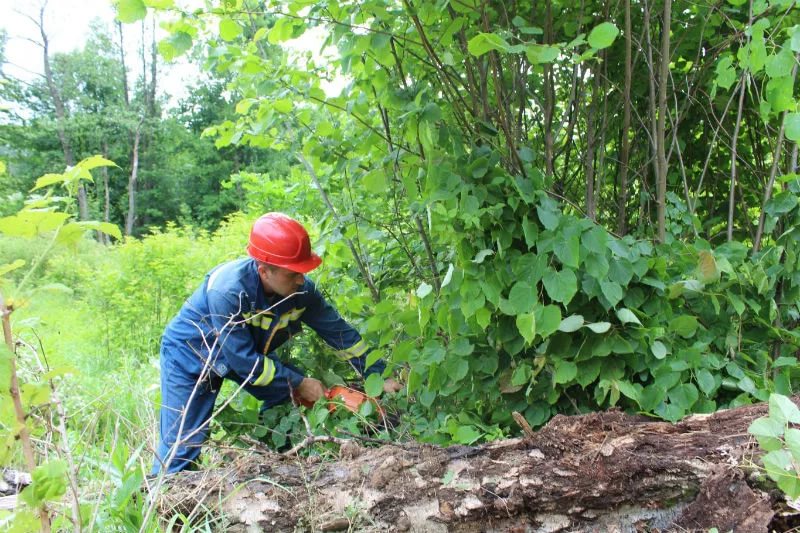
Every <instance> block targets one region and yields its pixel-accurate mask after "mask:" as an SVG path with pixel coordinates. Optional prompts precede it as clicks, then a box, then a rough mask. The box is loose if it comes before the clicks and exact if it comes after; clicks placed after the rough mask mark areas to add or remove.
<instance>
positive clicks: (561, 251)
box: [553, 231, 581, 268]
mask: <svg viewBox="0 0 800 533" xmlns="http://www.w3.org/2000/svg"><path fill="white" fill-rule="evenodd" d="M580 250H581V243H580V238H579V236H578V234H577V233H569V232H568V231H564V232H563V234H562V238H561V239H558V240H557V241H556V243H555V246H554V247H553V251H554V252H555V253H556V257H558V259H559V260H560V261H561V262H562V263H563V264H564V266H568V267H571V268H578V266H579V264H580V253H581V252H580Z"/></svg>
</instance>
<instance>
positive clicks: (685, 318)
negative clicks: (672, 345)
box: [669, 315, 698, 339]
mask: <svg viewBox="0 0 800 533" xmlns="http://www.w3.org/2000/svg"><path fill="white" fill-rule="evenodd" d="M697 325H698V323H697V318H696V317H693V316H690V315H682V316H679V317H677V318H674V319H672V320H671V321H670V323H669V329H671V330H672V331H674V332H675V333H677V334H678V335H680V336H681V337H683V338H684V339H689V338H691V337H693V336H694V334H695V333H696V332H697Z"/></svg>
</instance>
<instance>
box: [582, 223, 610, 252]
mask: <svg viewBox="0 0 800 533" xmlns="http://www.w3.org/2000/svg"><path fill="white" fill-rule="evenodd" d="M581 244H583V246H584V247H585V248H586V249H587V250H589V251H590V252H594V253H596V254H598V255H605V254H606V250H607V249H608V232H607V231H606V230H605V229H603V228H601V227H598V226H595V227H593V228H592V229H590V230H589V231H587V232H585V233H584V234H583V235H581Z"/></svg>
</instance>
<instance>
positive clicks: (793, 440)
mask: <svg viewBox="0 0 800 533" xmlns="http://www.w3.org/2000/svg"><path fill="white" fill-rule="evenodd" d="M783 439H784V440H785V441H786V447H787V448H788V449H789V453H791V454H792V458H793V459H794V460H795V462H798V463H800V429H795V428H788V429H787V430H786V431H785V432H784V433H783Z"/></svg>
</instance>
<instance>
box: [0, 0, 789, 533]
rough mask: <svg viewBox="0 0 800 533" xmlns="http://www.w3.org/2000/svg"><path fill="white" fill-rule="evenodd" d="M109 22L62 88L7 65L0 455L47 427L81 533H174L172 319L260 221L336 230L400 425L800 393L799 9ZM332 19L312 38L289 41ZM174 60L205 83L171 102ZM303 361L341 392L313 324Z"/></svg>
mask: <svg viewBox="0 0 800 533" xmlns="http://www.w3.org/2000/svg"><path fill="white" fill-rule="evenodd" d="M115 5H116V9H117V14H118V19H119V24H114V25H108V26H103V25H102V24H96V25H95V26H94V27H93V29H92V33H91V35H89V37H88V40H87V42H86V45H85V47H84V48H83V49H81V50H76V51H74V52H69V53H59V54H52V55H51V54H49V52H48V48H47V28H46V27H44V24H43V23H41V20H40V25H39V28H40V30H41V31H40V32H39V34H38V35H36V36H31V38H32V39H34V40H37V41H38V42H39V44H40V45H42V50H43V57H44V58H45V72H44V76H42V77H41V79H36V80H33V81H29V82H25V81H22V80H19V79H15V78H13V77H11V76H9V75H6V74H3V72H4V71H3V70H2V69H0V99H2V102H3V104H2V106H3V107H2V108H0V116H2V123H1V124H0V160H1V161H2V166H0V171H2V178H0V215H2V218H0V243H1V244H2V246H0V273H2V278H0V279H2V281H3V284H2V285H1V286H0V290H1V291H2V294H3V296H4V298H5V302H6V304H8V305H9V306H10V307H11V308H13V309H14V311H13V313H12V314H11V315H10V317H11V320H10V322H9V324H10V326H11V328H12V330H13V332H14V334H15V336H16V337H15V338H16V340H17V344H16V345H13V346H12V347H11V351H9V352H7V353H4V356H3V357H4V363H3V366H2V368H3V375H4V376H5V375H7V374H8V373H9V372H11V370H13V369H14V368H15V367H14V366H13V365H11V362H13V361H16V365H17V366H16V368H18V374H19V377H20V381H21V382H22V383H23V385H22V387H21V394H20V399H21V408H22V409H23V411H24V412H25V413H27V414H28V415H29V416H28V417H27V420H26V421H25V422H24V423H22V422H19V417H18V416H17V414H18V413H17V412H15V409H14V407H15V406H14V405H13V404H14V402H11V401H5V399H4V401H3V402H2V407H0V411H2V418H0V422H1V423H2V437H3V439H4V442H5V443H6V444H5V447H4V448H3V453H2V455H3V457H4V459H6V460H7V461H9V462H11V463H15V462H16V463H19V464H20V465H22V464H24V461H23V455H24V454H23V453H22V451H21V450H20V446H21V444H20V441H23V440H25V439H20V438H17V437H19V436H20V435H21V432H23V431H27V432H29V433H31V435H32V442H33V448H35V451H36V456H37V457H42V458H43V460H42V466H44V468H42V467H41V466H40V470H39V472H40V477H39V479H40V481H41V480H50V481H51V482H52V480H53V479H56V478H58V477H59V476H58V475H57V474H58V473H59V472H61V473H63V470H59V469H60V468H62V467H63V468H64V469H69V470H70V471H71V472H73V474H74V486H71V487H70V490H71V491H72V492H73V493H74V494H73V495H77V496H76V497H75V498H74V499H75V500H76V501H77V504H76V509H77V510H76V511H74V512H73V513H72V514H71V515H70V514H69V513H65V515H64V516H62V517H61V520H63V521H65V523H67V522H69V521H71V523H72V525H73V526H74V525H75V524H76V523H83V524H84V525H85V527H88V526H89V524H91V525H92V526H98V525H101V526H103V527H109V528H119V529H130V530H139V529H140V528H149V527H157V526H155V525H153V523H152V522H149V521H148V520H150V518H151V517H149V516H148V514H147V512H143V511H142V509H143V508H144V507H146V504H143V503H142V502H141V501H139V500H137V499H136V498H132V497H131V495H132V494H133V489H132V488H131V487H138V484H137V482H139V483H140V482H141V476H142V470H141V469H140V467H143V468H144V469H147V468H148V464H149V461H150V458H151V451H152V448H153V446H154V443H155V439H156V431H155V430H156V427H157V424H156V416H155V415H156V411H157V406H158V401H159V392H158V386H157V384H158V345H159V337H160V334H161V331H162V329H163V327H164V325H165V323H166V321H167V320H169V318H170V317H171V316H172V315H173V314H174V313H175V312H176V310H177V309H178V308H179V307H180V305H181V304H182V302H183V301H184V299H185V298H186V297H187V296H188V295H189V294H190V293H191V291H192V290H193V289H194V287H195V286H196V285H197V283H199V281H200V280H201V278H202V276H203V274H204V273H205V272H206V271H207V270H208V269H209V268H211V267H212V266H214V265H215V264H218V263H219V262H222V261H224V260H227V259H230V258H234V257H238V256H240V255H242V250H243V249H244V245H245V243H246V237H247V231H248V228H249V225H250V223H251V221H252V220H253V219H254V218H255V217H257V216H258V215H260V214H261V213H263V212H266V211H272V210H274V211H284V212H286V213H289V214H290V215H292V216H295V217H297V218H298V219H300V220H302V221H304V222H305V223H306V224H307V225H308V227H310V228H312V231H313V233H314V235H313V241H314V243H315V249H316V250H317V252H319V253H320V254H321V255H322V256H323V258H324V260H325V263H324V266H323V268H322V269H320V271H319V272H318V273H315V279H316V280H317V282H318V283H319V284H320V285H321V286H322V287H323V288H324V289H325V291H326V293H327V294H328V295H329V297H330V298H331V300H332V301H334V302H335V303H336V305H337V306H338V308H339V309H340V310H341V311H342V313H343V314H344V315H345V316H347V317H348V318H349V319H351V320H352V321H353V322H354V323H355V324H357V325H358V327H359V329H360V330H361V331H362V332H363V334H364V336H365V337H366V338H367V339H368V341H369V342H370V343H371V344H372V346H374V347H375V348H376V350H375V352H374V354H375V355H374V356H373V357H377V356H383V357H385V358H386V359H387V360H388V361H389V362H390V364H389V369H388V372H390V373H393V374H395V375H398V376H400V378H401V379H402V381H403V383H404V384H405V385H406V389H405V391H404V393H402V394H401V395H399V396H398V397H396V398H391V399H387V402H388V404H390V405H392V406H393V407H394V408H397V409H399V410H400V411H402V412H403V413H404V415H403V422H402V423H401V425H400V426H399V427H398V428H397V429H396V430H395V431H393V432H391V433H388V432H384V433H383V434H381V438H386V439H390V438H391V439H395V438H415V439H419V440H422V441H427V442H434V443H438V444H449V443H459V444H474V443H476V442H479V441H481V440H492V439H498V438H503V437H507V436H510V435H512V434H514V433H515V432H516V431H517V429H516V428H517V425H516V424H515V422H514V420H513V417H512V413H513V412H515V411H516V412H519V413H521V414H522V415H523V416H524V417H525V418H526V419H527V421H528V423H529V424H531V425H532V426H534V427H536V426H540V425H542V424H544V423H545V422H546V421H547V420H548V419H549V418H550V417H552V416H553V415H555V414H557V413H565V414H575V413H582V412H586V411H591V410H597V409H605V408H608V407H611V406H619V407H622V408H624V409H626V410H631V411H636V412H642V413H647V414H650V415H652V416H653V417H658V418H662V419H665V420H669V421H677V420H679V419H680V418H681V417H683V416H685V415H686V414H688V413H692V412H712V411H714V410H717V409H720V408H726V407H734V406H738V405H742V404H747V403H751V402H755V401H763V400H766V399H768V398H769V395H770V393H774V392H777V393H781V394H790V393H792V392H793V391H794V390H796V387H797V383H798V379H799V378H800V374H798V369H797V357H796V352H797V350H798V347H800V346H799V345H800V335H798V333H797V332H796V331H795V330H796V326H797V324H798V321H799V320H800V308H798V305H797V303H798V296H800V274H798V268H797V262H798V248H797V242H798V236H799V235H800V225H798V224H799V223H800V218H799V216H800V206H799V205H798V194H800V181H798V174H797V160H798V144H797V143H798V141H800V107H799V106H798V95H797V92H798V91H797V89H798V83H797V68H798V57H799V54H800V10H798V7H797V5H796V3H795V2H794V1H790V0H775V1H772V2H769V1H766V0H751V1H745V0H723V1H717V2H706V1H701V2H684V1H679V0H674V1H673V0H661V1H655V2H649V1H646V0H641V1H631V0H621V1H620V2H613V3H612V2H591V1H582V2H559V1H557V0H543V1H527V0H519V1H516V2H493V1H481V0H438V1H433V0H427V1H419V0H418V1H416V2H412V1H411V0H399V1H391V0H365V1H361V2H337V1H334V0H330V1H318V0H294V1H286V2H278V1H274V2H258V1H250V0H222V1H220V2H209V3H206V4H204V6H203V7H195V8H192V9H186V8H183V9H182V8H181V7H180V6H179V5H175V4H174V3H173V1H172V0H119V1H118V2H116V4H115ZM37 20H38V19H37V18H36V16H35V15H34V19H33V22H34V23H36V21H37ZM159 28H160V29H159ZM310 31H314V32H318V33H317V34H318V35H321V36H322V38H321V41H322V42H321V44H320V47H319V50H315V51H311V52H305V53H300V54H298V53H293V52H292V51H291V49H290V48H286V47H283V46H282V44H283V43H286V42H287V41H290V40H292V39H296V38H298V37H301V36H302V35H303V34H304V33H305V32H310ZM132 32H135V33H136V34H137V36H138V38H139V42H140V43H141V45H140V48H139V50H138V52H137V56H138V57H137V61H136V62H135V64H136V65H137V67H136V69H135V70H134V69H133V68H132V65H133V64H134V62H133V61H132V59H131V57H129V55H128V52H126V48H125V47H124V46H122V44H123V42H124V40H125V39H126V38H127V37H126V36H127V35H129V34H131V33H132ZM0 44H2V39H0ZM1 50H2V46H0V51H1ZM323 51H325V53H323ZM0 53H1V52H0ZM178 56H187V57H189V58H191V60H192V61H194V62H196V64H198V65H200V66H202V68H203V69H204V71H205V72H206V76H205V77H204V78H203V79H202V81H199V82H198V83H197V85H196V86H193V87H192V88H191V90H190V91H188V96H187V97H186V98H183V99H181V100H179V101H178V102H176V103H174V104H169V101H170V99H169V95H167V94H164V92H163V91H162V90H161V89H160V87H161V80H162V78H161V77H162V76H163V75H164V74H163V73H164V72H165V69H166V64H167V63H168V62H169V61H171V60H174V59H175V58H176V57H178ZM2 61H3V59H2V55H0V65H2ZM112 162H113V164H112ZM65 169H66V170H65ZM112 225H113V227H112ZM3 265H5V266H3ZM286 355H287V357H291V358H294V359H296V360H297V361H298V362H299V363H300V364H301V365H302V366H304V367H305V368H307V369H308V371H309V372H310V373H312V374H315V375H317V376H319V377H321V378H322V379H323V380H324V381H325V382H326V383H328V384H332V383H335V382H338V381H340V380H342V379H347V378H348V377H349V376H348V375H347V369H346V366H344V365H342V363H340V362H332V359H333V358H332V355H331V354H330V353H329V352H326V349H325V348H324V346H322V345H320V343H319V342H318V341H317V340H316V339H315V338H314V337H313V335H308V336H304V337H303V338H301V339H299V340H298V341H297V342H295V343H294V347H293V349H292V352H291V353H290V354H286ZM3 379H6V378H3ZM9 379H10V378H9ZM367 386H368V392H375V393H377V392H378V391H379V390H380V383H379V382H375V381H373V382H371V383H368V384H367ZM3 394H6V393H5V392H4V393H3ZM54 398H57V399H58V401H56V400H55V399H54ZM56 407H58V409H56ZM310 413H311V415H310V416H311V418H310V420H311V422H312V423H313V427H314V429H315V430H316V431H319V432H336V431H338V430H341V429H346V430H348V431H354V432H360V431H364V430H365V428H364V426H365V424H368V422H367V421H366V420H367V419H366V418H364V417H363V416H362V417H358V416H355V417H346V416H344V415H341V414H337V415H335V416H334V417H329V416H328V414H327V410H326V409H324V408H323V409H316V410H312V411H310ZM362 415H366V413H362ZM333 418H336V420H335V421H334V420H332V419H333ZM15 421H16V422H15ZM62 422H63V424H62ZM301 426H302V423H301V421H300V419H299V416H298V414H297V411H296V410H293V409H292V408H291V407H288V406H287V407H286V408H281V409H274V410H272V411H271V412H270V413H269V414H268V416H267V419H266V420H265V421H259V420H258V415H257V406H256V405H255V403H254V402H253V401H252V400H251V399H248V398H246V397H237V398H236V399H235V400H234V401H233V402H231V403H230V404H229V405H228V406H227V407H226V409H225V410H224V412H223V413H222V414H221V416H220V417H219V419H218V420H216V421H215V426H214V428H213V437H214V442H215V443H217V444H218V445H220V446H225V445H230V444H231V443H236V442H237V439H240V438H241V437H242V435H245V436H247V437H248V438H258V439H261V440H263V441H265V442H266V443H268V444H269V445H272V446H276V447H280V446H283V445H285V444H286V441H287V439H289V440H294V439H296V438H298V437H302V432H299V433H298V432H296V431H295V432H294V433H293V430H296V429H297V428H298V427H301ZM59 427H61V428H62V429H63V431H60V430H59V431H57V430H58V428H59ZM287 435H288V436H287ZM212 449H213V446H212ZM67 450H69V452H70V453H69V455H70V456H71V457H72V458H73V459H70V460H68V461H67V460H66V459H64V455H65V452H66V451H67ZM76 458H80V459H79V460H78V459H76ZM218 458H219V455H215V454H214V453H212V454H210V456H209V457H208V458H207V460H208V461H209V464H212V463H213V462H214V460H215V459H218ZM44 459H47V461H44ZM59 461H66V462H59ZM37 462H38V460H37ZM47 465H49V467H48V466H47ZM53 465H57V466H53ZM48 468H49V470H48ZM62 477H63V476H62ZM55 484H56V485H58V484H57V483H55ZM43 485H44V486H47V482H43V483H40V486H43ZM67 488H68V487H67V486H66V485H64V486H59V489H58V490H53V491H52V492H51V493H49V494H48V493H47V491H44V492H40V493H37V494H38V495H36V496H30V501H31V502H32V507H31V508H32V509H37V506H38V505H39V504H41V503H42V502H43V501H46V500H47V499H48V498H49V499H53V498H54V496H53V495H54V494H56V495H57V496H60V495H61V494H63V493H64V491H66V490H67ZM57 496H56V497H57ZM143 506H144V507H143ZM92 511H94V512H92ZM16 519H17V520H18V521H19V522H18V523H22V522H23V521H24V520H28V521H29V523H34V522H36V521H37V520H40V519H41V514H37V513H35V512H33V510H32V511H31V512H30V513H29V515H27V516H26V517H23V518H20V517H19V516H18V517H17V518H16Z"/></svg>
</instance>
